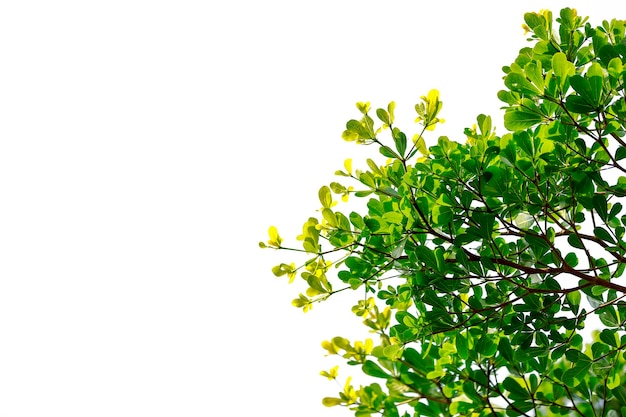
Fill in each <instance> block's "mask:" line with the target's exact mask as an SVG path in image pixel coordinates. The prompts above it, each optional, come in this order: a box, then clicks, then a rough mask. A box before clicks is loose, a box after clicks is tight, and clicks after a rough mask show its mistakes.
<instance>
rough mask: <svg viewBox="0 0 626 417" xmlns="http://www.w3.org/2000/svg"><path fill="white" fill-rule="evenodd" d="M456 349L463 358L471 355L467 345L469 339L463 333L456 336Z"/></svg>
mask: <svg viewBox="0 0 626 417" xmlns="http://www.w3.org/2000/svg"><path fill="white" fill-rule="evenodd" d="M455 342H456V351H457V352H458V354H459V357H460V358H461V359H467V358H468V357H469V350H468V346H467V339H466V338H465V336H463V335H462V334H460V333H459V334H457V336H456V340H455Z"/></svg>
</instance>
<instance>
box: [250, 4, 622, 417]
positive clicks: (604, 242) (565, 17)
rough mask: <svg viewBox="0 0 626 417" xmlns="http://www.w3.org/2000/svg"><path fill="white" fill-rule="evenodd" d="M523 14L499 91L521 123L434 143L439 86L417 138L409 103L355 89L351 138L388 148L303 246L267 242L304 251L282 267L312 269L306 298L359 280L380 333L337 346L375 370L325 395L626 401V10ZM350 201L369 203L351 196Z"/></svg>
mask: <svg viewBox="0 0 626 417" xmlns="http://www.w3.org/2000/svg"><path fill="white" fill-rule="evenodd" d="M524 21H525V25H524V27H525V29H526V31H527V33H528V35H529V41H530V42H531V46H528V47H525V48H523V49H521V50H520V52H519V55H518V56H517V58H516V59H515V61H514V62H513V63H511V64H510V65H509V66H505V67H504V68H503V70H504V77H503V79H504V86H505V88H504V89H503V90H502V91H500V92H498V97H499V98H500V100H501V101H502V102H503V103H504V104H505V113H504V120H503V126H504V128H505V129H506V131H507V132H506V133H504V134H502V135H498V134H496V131H495V129H494V124H493V123H492V119H491V117H489V116H486V115H483V114H480V115H478V117H477V118H476V124H475V125H474V126H473V127H472V128H467V129H465V132H464V136H465V137H463V138H462V139H463V140H462V141H456V140H453V139H450V138H448V137H445V136H441V137H439V138H437V139H436V144H434V145H433V146H430V147H428V146H427V143H428V142H430V141H431V136H430V135H432V134H433V133H431V131H432V130H433V129H434V128H435V127H436V126H437V124H439V123H441V122H442V120H441V119H440V116H439V115H440V111H441V108H442V102H441V101H440V98H439V94H438V92H437V91H436V90H432V91H430V92H429V93H428V94H427V95H425V96H424V97H422V98H421V102H420V103H418V104H417V105H416V106H415V110H416V112H417V118H416V123H417V126H418V128H417V129H416V130H417V133H416V134H415V135H413V136H412V137H411V139H409V136H410V135H409V136H407V133H405V131H403V130H401V128H400V127H398V126H396V125H395V123H394V108H395V104H394V103H393V102H392V103H389V105H388V106H387V107H386V108H378V109H376V110H375V111H374V110H373V109H372V108H371V107H370V103H357V109H358V112H359V117H358V118H355V119H352V120H350V121H348V122H347V124H346V130H345V131H344V132H343V135H342V137H343V139H345V140H347V141H353V142H355V143H356V144H361V145H371V147H372V149H376V150H377V151H378V152H379V153H380V154H381V155H382V156H383V157H384V158H383V159H384V162H383V163H377V162H375V161H374V160H373V159H367V161H365V162H366V163H365V164H364V167H363V168H361V169H354V168H353V166H352V161H351V160H350V159H348V160H346V162H345V166H344V167H343V168H342V169H341V170H339V171H337V172H336V174H337V175H338V176H340V177H342V179H341V180H339V181H337V182H332V183H331V184H329V185H328V186H323V187H322V188H321V189H320V190H319V200H320V204H321V209H320V210H319V212H318V213H319V215H318V216H313V217H310V218H309V219H308V220H307V221H306V222H305V223H304V225H303V228H302V234H301V235H299V236H297V240H298V241H300V243H299V244H298V245H295V244H294V245H295V246H293V247H292V246H287V245H285V244H284V243H283V240H282V238H281V236H280V235H279V233H278V231H277V229H276V228H275V227H271V228H270V230H269V236H270V237H269V241H267V242H266V243H261V244H260V245H261V246H262V247H266V248H274V249H279V250H286V251H287V250H288V251H296V252H301V253H302V254H304V257H303V259H302V260H301V262H300V263H288V262H289V261H288V262H287V263H281V264H280V265H278V266H276V267H275V268H274V269H273V272H274V274H275V275H276V276H286V277H288V278H289V282H293V281H295V279H296V278H297V277H299V278H301V279H302V280H304V282H305V283H306V290H305V291H304V293H302V294H300V295H299V296H298V297H297V298H296V299H295V300H293V305H294V306H296V307H299V308H302V309H303V310H304V311H307V310H309V309H310V308H311V307H312V305H313V304H314V303H317V302H320V301H324V300H327V299H329V298H331V296H334V295H335V294H337V293H340V292H345V291H347V290H353V291H358V292H357V294H359V300H358V302H357V304H356V305H355V306H354V307H353V308H352V311H353V313H355V314H356V315H357V316H360V317H361V318H362V319H363V324H364V325H365V326H366V327H367V328H368V329H369V331H371V332H372V333H373V334H374V335H375V336H373V339H372V338H368V339H366V340H357V341H350V340H348V339H346V338H344V337H341V336H338V337H334V338H332V339H330V340H328V341H325V342H323V344H322V345H323V348H324V349H325V350H326V351H327V353H328V354H330V355H339V356H341V357H343V358H345V360H346V362H347V364H348V365H351V366H356V367H359V368H360V369H361V371H362V372H363V373H364V374H366V375H369V376H370V377H372V383H370V384H369V385H367V386H358V387H357V386H353V385H352V383H351V379H350V377H347V378H344V379H342V383H341V384H342V386H344V389H343V390H342V391H341V392H339V393H338V394H337V395H336V396H335V397H327V398H324V399H323V403H324V404H325V405H327V406H345V407H347V408H349V409H350V410H352V411H353V412H354V415H355V416H357V417H364V416H371V415H379V414H382V415H383V416H387V417H393V416H433V417H434V416H456V415H461V416H473V417H476V416H556V415H578V416H585V417H587V416H611V417H615V416H622V415H626V376H624V375H626V358H625V357H624V350H625V349H626V327H625V325H626V281H624V278H622V276H623V275H624V270H625V269H626V238H625V233H626V211H625V210H624V206H623V204H622V202H621V200H622V199H623V198H624V197H625V196H626V165H624V164H623V160H624V159H625V158H626V139H625V137H624V136H625V135H624V134H625V129H626V99H625V93H624V82H625V78H626V71H625V67H624V66H625V64H626V41H625V39H624V24H625V22H624V21H622V20H616V19H614V20H612V21H610V22H608V21H604V22H602V24H601V25H600V26H597V27H594V26H592V25H591V24H590V23H588V19H587V18H583V17H581V16H578V15H577V12H576V10H574V9H569V8H565V9H563V10H561V11H560V13H559V16H558V17H556V19H553V15H552V13H551V12H550V11H541V12H539V13H527V14H526V15H525V16H524ZM348 199H351V200H353V199H362V200H361V201H363V204H362V205H360V206H358V207H362V210H360V212H359V210H358V209H357V210H355V211H352V212H349V213H347V212H346V213H344V212H342V211H340V210H341V209H340V207H341V206H342V203H339V204H337V203H338V201H335V200H344V201H347V200H348ZM290 253H292V252H290ZM294 255H295V254H294ZM594 318H595V319H594ZM589 320H596V322H597V323H599V324H600V325H601V329H597V330H594V331H590V330H589V329H585V323H586V322H588V321H589ZM588 327H589V326H588ZM583 336H584V337H583ZM585 338H586V339H585ZM342 372H343V371H342ZM322 375H323V376H326V377H328V378H329V379H337V378H339V376H338V369H337V368H333V369H330V370H327V371H323V372H322Z"/></svg>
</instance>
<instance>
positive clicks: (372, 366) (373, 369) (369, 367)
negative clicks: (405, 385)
mask: <svg viewBox="0 0 626 417" xmlns="http://www.w3.org/2000/svg"><path fill="white" fill-rule="evenodd" d="M363 373H365V374H366V375H369V376H373V377H374V378H385V379H387V378H389V376H390V375H389V374H387V373H386V372H385V371H383V370H382V368H381V367H380V366H378V365H377V364H376V363H375V362H373V361H371V360H369V359H368V360H366V361H365V363H363Z"/></svg>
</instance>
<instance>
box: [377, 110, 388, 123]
mask: <svg viewBox="0 0 626 417" xmlns="http://www.w3.org/2000/svg"><path fill="white" fill-rule="evenodd" d="M376 116H378V118H379V119H380V120H381V121H382V122H383V123H385V124H387V125H390V124H391V120H390V118H389V113H387V111H386V110H385V109H376Z"/></svg>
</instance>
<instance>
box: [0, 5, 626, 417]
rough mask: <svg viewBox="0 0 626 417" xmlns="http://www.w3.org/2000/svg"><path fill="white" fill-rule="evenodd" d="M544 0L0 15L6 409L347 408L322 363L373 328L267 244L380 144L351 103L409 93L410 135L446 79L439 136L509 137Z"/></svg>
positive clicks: (1, 335) (600, 12)
mask: <svg viewBox="0 0 626 417" xmlns="http://www.w3.org/2000/svg"><path fill="white" fill-rule="evenodd" d="M547 4H548V2H545V3H542V2H538V1H525V2H496V1H476V2H461V1H459V2H453V1H437V2H428V4H426V2H420V1H412V2H409V1H371V0H360V1H351V0H335V1H316V2H304V1H276V0H268V1H221V2H206V1H204V2H201V1H184V0H179V1H156V0H155V1H150V2H148V1H136V0H126V1H106V2H95V1H92V2H86V1H55V2H52V1H46V2H44V1H11V2H9V1H7V2H2V3H1V5H0V417H5V416H7V417H8V416H11V417H13V416H15V417H17V416H57V415H59V416H61V415H62V416H64V417H73V416H222V415H229V416H230V415H232V416H247V415H264V416H265V415H272V416H278V417H287V416H293V415H298V416H303V417H313V416H323V415H328V416H347V415H351V413H350V412H349V411H346V410H341V409H326V408H324V407H323V406H322V405H321V398H322V397H323V396H333V395H335V394H336V392H337V390H338V389H339V387H337V386H336V385H334V384H333V383H332V382H329V381H326V380H325V379H324V378H322V377H321V376H319V371H320V370H322V369H328V368H330V367H331V366H332V364H334V362H333V361H332V359H328V358H324V351H323V350H322V349H321V347H320V342H321V341H322V340H324V339H328V338H331V337H333V336H336V335H344V336H346V335H349V336H352V335H361V336H356V337H366V336H367V334H365V333H363V332H364V330H362V329H361V327H362V326H361V325H360V323H359V321H358V320H357V319H355V318H354V317H353V316H352V314H351V313H350V312H349V306H350V305H351V304H352V302H353V301H354V299H355V298H354V296H355V295H350V294H346V295H345V296H343V295H342V296H341V297H343V298H337V299H336V300H334V301H333V300H331V301H330V302H329V303H326V304H323V305H317V306H315V308H314V310H313V311H312V312H311V313H307V314H306V315H304V314H302V313H301V312H300V311H298V310H297V309H295V308H293V307H291V305H290V301H291V299H292V298H294V297H295V296H297V294H298V293H299V292H301V291H302V290H303V287H302V286H297V285H292V286H288V285H287V284H286V279H277V278H275V277H274V276H273V275H272V274H271V271H270V268H271V266H273V265H275V264H277V263H279V262H283V261H289V262H290V261H292V260H295V259H297V257H296V258H293V257H290V255H289V254H288V253H282V254H281V253H278V254H275V253H273V252H272V251H268V250H266V251H261V250H260V249H259V248H258V246H257V243H258V241H260V240H266V238H267V228H268V227H269V226H270V225H276V226H278V227H279V231H281V234H282V235H283V236H284V237H285V238H286V239H287V240H288V242H294V240H293V239H291V237H292V236H295V235H296V234H298V233H299V231H300V227H301V225H302V223H303V222H304V220H306V218H308V217H309V216H310V215H315V214H316V212H315V210H316V209H317V208H318V207H319V202H318V200H317V190H318V189H319V187H320V186H321V185H323V184H327V183H329V182H330V181H333V180H335V177H334V176H333V172H334V171H335V170H336V169H340V168H341V167H342V164H343V160H344V159H346V158H348V157H353V158H354V164H355V167H358V166H364V163H363V161H364V159H365V157H366V155H367V154H366V152H373V154H374V155H376V154H377V153H376V152H375V150H374V149H372V148H367V149H362V148H361V149H359V148H357V147H356V145H354V144H350V143H344V142H343V141H342V140H341V138H340V135H341V132H342V130H343V128H344V125H345V122H346V121H347V120H348V119H350V118H356V117H358V113H357V110H356V108H355V107H354V103H355V102H356V101H371V102H372V107H373V108H377V107H385V106H386V105H387V103H388V102H389V101H391V100H395V101H396V102H397V109H398V110H397V112H398V114H399V118H400V127H401V128H403V129H404V130H405V131H407V133H408V134H409V136H412V133H414V130H413V129H414V125H413V124H412V119H413V113H412V108H413V105H414V104H415V103H416V102H417V101H418V99H419V97H420V96H421V95H425V94H426V93H427V92H428V91H429V90H430V89H431V88H437V89H439V90H440V92H441V98H442V100H443V102H444V108H443V113H442V116H443V117H444V118H445V119H446V120H447V122H446V124H445V125H443V126H441V128H438V129H437V131H436V132H434V133H435V134H433V135H432V136H431V140H433V141H434V140H436V137H437V135H438V134H446V135H448V136H450V137H451V138H452V139H456V140H459V141H463V140H464V137H463V135H462V131H463V127H465V126H471V125H472V124H473V123H474V120H475V117H476V116H477V115H478V114H479V113H487V114H491V115H493V116H494V117H495V119H496V120H495V124H496V125H497V126H499V127H500V126H502V123H501V122H500V121H499V120H498V118H499V117H500V116H499V115H500V111H499V107H500V105H501V104H500V103H499V102H498V100H497V98H496V93H497V91H498V90H499V89H501V88H502V81H501V76H502V72H501V67H502V66H503V65H508V64H509V63H510V62H511V61H512V60H513V59H514V58H515V56H516V54H517V51H518V50H519V48H520V47H522V46H524V44H525V41H524V36H523V31H522V29H521V24H522V22H523V13H524V12H526V11H538V10H539V9H541V8H544V7H546V5H547ZM565 5H569V6H572V7H577V8H578V11H579V13H580V14H582V15H590V16H592V19H591V21H592V23H593V24H594V25H597V24H600V22H601V20H602V19H610V18H613V17H621V18H624V17H626V6H623V5H621V3H620V2H599V1H596V2H587V1H570V2H562V1H550V2H549V7H550V8H551V9H552V10H553V11H554V12H555V14H558V10H559V9H560V8H561V7H562V6H565ZM616 5H617V6H616ZM403 121H404V123H402V122H403ZM502 131H503V130H502V128H501V127H500V128H499V132H502ZM350 297H352V298H350ZM351 373H353V374H358V373H359V371H358V370H356V369H352V370H350V369H346V367H345V366H344V367H342V368H340V379H341V381H343V380H344V378H345V377H346V376H347V375H349V374H351ZM357 381H358V380H357Z"/></svg>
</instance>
